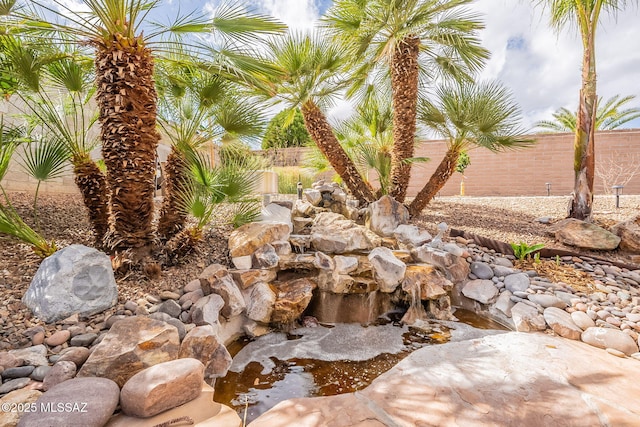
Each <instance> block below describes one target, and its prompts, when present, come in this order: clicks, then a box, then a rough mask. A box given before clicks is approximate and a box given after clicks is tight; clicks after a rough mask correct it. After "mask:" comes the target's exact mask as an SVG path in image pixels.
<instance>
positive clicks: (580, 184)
mask: <svg viewBox="0 0 640 427" xmlns="http://www.w3.org/2000/svg"><path fill="white" fill-rule="evenodd" d="M535 3H536V4H538V5H542V6H543V7H547V8H548V9H549V13H550V18H551V22H550V24H551V27H553V28H554V29H555V30H557V31H560V30H562V28H563V27H565V26H566V25H576V27H577V28H578V31H579V32H580V39H581V40H582V87H581V88H580V98H579V103H578V113H577V120H576V136H575V141H574V166H573V168H574V172H575V182H574V189H573V200H572V202H571V206H570V208H569V217H571V218H576V219H581V220H588V219H590V218H591V211H592V205H593V180H594V175H595V148H594V147H595V131H596V117H597V104H598V102H597V101H598V96H597V91H596V29H597V27H598V23H599V22H600V16H601V14H602V12H610V13H616V12H617V11H619V10H621V9H623V8H624V7H625V6H626V5H627V3H637V1H634V0H630V1H627V0H535Z"/></svg>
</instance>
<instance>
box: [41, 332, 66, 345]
mask: <svg viewBox="0 0 640 427" xmlns="http://www.w3.org/2000/svg"><path fill="white" fill-rule="evenodd" d="M69 338H71V332H69V330H61V331H56V332H54V333H53V334H52V335H51V336H50V337H49V338H47V339H45V340H44V342H45V344H47V345H48V346H49V347H56V346H59V345H62V344H63V343H65V342H67V341H68V340H69Z"/></svg>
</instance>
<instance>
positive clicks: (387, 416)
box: [250, 332, 640, 427]
mask: <svg viewBox="0 0 640 427" xmlns="http://www.w3.org/2000/svg"><path fill="white" fill-rule="evenodd" d="M639 367H640V365H638V362H637V361H636V360H632V359H621V358H618V357H615V356H613V355H611V354H608V353H607V352H605V351H603V350H600V349H597V348H594V347H591V346H589V345H586V344H584V343H581V342H578V341H572V340H567V339H563V338H559V337H553V336H549V335H545V334H540V333H535V334H523V333H517V332H510V333H505V334H499V335H492V336H486V337H484V338H480V339H476V340H470V341H462V342H454V343H448V344H443V345H437V346H430V347H426V348H423V349H420V350H418V351H416V352H414V353H413V354H411V355H410V356H409V357H407V358H406V359H404V360H403V361H402V362H400V363H399V364H398V365H396V366H395V367H394V368H392V369H391V370H390V371H388V372H387V373H385V374H383V375H381V376H380V377H378V378H377V379H376V380H375V381H374V382H373V383H372V384H371V385H370V386H369V387H367V388H366V389H364V390H362V391H361V392H357V393H351V394H344V395H340V396H332V397H324V398H304V399H291V400H287V401H284V402H281V403H280V404H278V405H276V406H275V407H274V408H273V409H271V410H270V411H268V412H266V413H265V414H263V415H262V416H260V417H259V418H257V419H256V420H255V421H254V422H252V423H251V424H250V427H267V426H268V427H285V426H293V425H295V426H301V427H319V426H337V427H341V426H394V427H395V426H400V427H409V426H518V427H525V426H532V427H538V426H603V425H611V426H614V425H615V426H635V425H638V420H639V419H640V406H639V405H638V402H639V401H640V382H638V381H637V371H638V368H639Z"/></svg>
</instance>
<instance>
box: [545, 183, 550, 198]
mask: <svg viewBox="0 0 640 427" xmlns="http://www.w3.org/2000/svg"><path fill="white" fill-rule="evenodd" d="M544 185H546V186H547V196H550V195H551V183H550V182H546V183H545V184H544Z"/></svg>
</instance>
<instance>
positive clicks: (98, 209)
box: [73, 156, 109, 248]
mask: <svg viewBox="0 0 640 427" xmlns="http://www.w3.org/2000/svg"><path fill="white" fill-rule="evenodd" d="M73 173H74V175H75V181H76V185H77V186H78V188H79V189H80V193H82V199H83V201H84V205H85V207H86V208H87V211H88V214H89V222H90V223H91V227H92V228H93V235H94V237H95V245H96V247H98V248H102V245H103V239H104V236H105V234H106V233H107V230H108V229H109V193H108V189H107V180H106V177H105V176H104V174H103V173H102V171H101V170H100V168H99V167H98V165H97V164H96V162H94V161H93V160H91V159H90V158H89V157H88V156H87V157H86V158H75V159H73Z"/></svg>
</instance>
